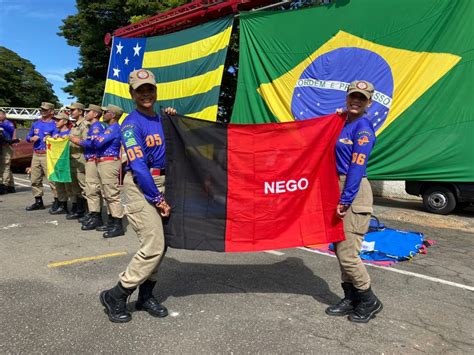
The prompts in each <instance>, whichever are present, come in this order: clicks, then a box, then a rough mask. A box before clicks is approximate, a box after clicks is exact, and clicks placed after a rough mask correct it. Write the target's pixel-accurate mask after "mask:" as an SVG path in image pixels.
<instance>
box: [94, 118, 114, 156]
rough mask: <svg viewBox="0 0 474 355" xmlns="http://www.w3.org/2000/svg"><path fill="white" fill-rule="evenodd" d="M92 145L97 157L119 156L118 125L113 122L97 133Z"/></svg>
mask: <svg viewBox="0 0 474 355" xmlns="http://www.w3.org/2000/svg"><path fill="white" fill-rule="evenodd" d="M94 147H95V149H96V156H97V158H102V157H116V158H120V147H121V145H120V125H119V124H118V123H114V124H112V125H110V126H108V127H107V128H106V129H104V130H103V131H102V132H100V133H99V134H97V136H96V137H95V138H94Z"/></svg>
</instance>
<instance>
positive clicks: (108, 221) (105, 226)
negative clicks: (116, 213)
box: [95, 214, 114, 232]
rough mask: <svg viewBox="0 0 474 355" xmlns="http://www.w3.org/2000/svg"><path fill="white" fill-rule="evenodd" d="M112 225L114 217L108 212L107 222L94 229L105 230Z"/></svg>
mask: <svg viewBox="0 0 474 355" xmlns="http://www.w3.org/2000/svg"><path fill="white" fill-rule="evenodd" d="M113 226H114V219H113V218H112V216H111V215H110V214H109V215H107V223H106V224H104V225H103V226H100V227H97V228H96V229H95V230H96V231H98V232H107V231H108V230H110V229H112V228H113Z"/></svg>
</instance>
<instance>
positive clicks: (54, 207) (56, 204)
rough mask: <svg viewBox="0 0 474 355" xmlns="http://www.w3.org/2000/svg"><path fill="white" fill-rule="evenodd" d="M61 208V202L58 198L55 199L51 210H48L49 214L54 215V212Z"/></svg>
mask: <svg viewBox="0 0 474 355" xmlns="http://www.w3.org/2000/svg"><path fill="white" fill-rule="evenodd" d="M58 207H59V200H58V198H57V197H55V198H54V202H53V205H52V206H51V208H50V209H49V210H48V212H49V213H51V214H54V213H53V212H54V211H56V210H57V209H58Z"/></svg>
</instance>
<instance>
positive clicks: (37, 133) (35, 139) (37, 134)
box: [26, 102, 58, 211]
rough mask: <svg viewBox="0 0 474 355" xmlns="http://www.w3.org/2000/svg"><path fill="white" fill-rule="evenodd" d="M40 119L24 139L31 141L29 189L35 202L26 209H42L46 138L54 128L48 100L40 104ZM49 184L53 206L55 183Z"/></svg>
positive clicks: (56, 199)
mask: <svg viewBox="0 0 474 355" xmlns="http://www.w3.org/2000/svg"><path fill="white" fill-rule="evenodd" d="M40 113H41V119H39V120H38V121H36V122H35V123H33V125H32V126H31V129H30V132H29V133H28V135H27V136H26V141H27V142H30V143H33V158H32V159H31V191H32V192H33V196H34V198H35V202H34V203H33V204H32V205H31V206H28V207H26V210H27V211H35V210H42V209H44V204H43V177H44V176H46V177H47V176H48V167H47V162H46V142H45V141H46V138H47V137H50V136H51V135H52V134H53V132H54V130H55V129H56V124H55V123H54V121H53V116H54V105H53V104H52V103H50V102H42V103H41V106H40ZM49 186H50V187H51V190H52V192H53V197H54V204H53V207H52V208H55V207H56V206H57V204H58V196H57V193H56V185H55V184H54V182H53V181H49Z"/></svg>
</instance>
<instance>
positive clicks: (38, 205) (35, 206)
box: [26, 196, 44, 211]
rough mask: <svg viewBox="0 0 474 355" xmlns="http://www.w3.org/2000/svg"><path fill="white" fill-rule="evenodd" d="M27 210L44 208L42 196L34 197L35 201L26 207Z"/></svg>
mask: <svg viewBox="0 0 474 355" xmlns="http://www.w3.org/2000/svg"><path fill="white" fill-rule="evenodd" d="M26 210H27V211H36V210H44V204H43V198H42V197H41V196H38V197H35V203H33V204H32V205H31V206H28V207H26Z"/></svg>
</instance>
